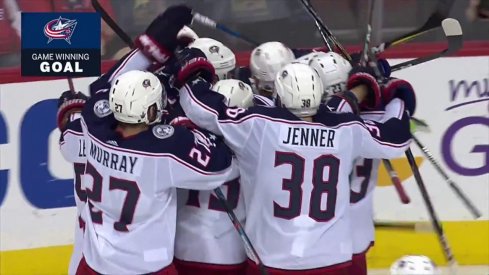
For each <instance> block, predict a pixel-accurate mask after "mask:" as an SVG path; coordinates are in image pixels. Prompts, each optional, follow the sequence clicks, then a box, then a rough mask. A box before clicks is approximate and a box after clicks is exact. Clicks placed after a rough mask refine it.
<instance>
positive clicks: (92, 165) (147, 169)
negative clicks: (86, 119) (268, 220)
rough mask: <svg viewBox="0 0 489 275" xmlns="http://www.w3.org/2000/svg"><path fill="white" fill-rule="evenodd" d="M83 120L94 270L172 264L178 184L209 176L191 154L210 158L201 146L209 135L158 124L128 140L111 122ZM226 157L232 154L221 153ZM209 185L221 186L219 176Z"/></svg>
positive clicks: (88, 240) (87, 245)
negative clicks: (98, 123) (192, 145)
mask: <svg viewBox="0 0 489 275" xmlns="http://www.w3.org/2000/svg"><path fill="white" fill-rule="evenodd" d="M83 125H84V135H85V139H86V154H87V164H86V170H85V176H84V182H83V183H84V186H85V188H86V190H87V196H88V205H87V207H86V208H85V214H86V216H87V220H88V221H87V226H86V227H87V228H86V233H85V241H84V256H85V258H86V260H87V263H88V264H89V265H90V267H92V268H93V269H95V270H97V272H101V273H111V274H114V273H119V274H122V273H127V272H128V271H131V272H136V273H148V272H153V271H157V270H160V269H162V268H163V267H165V266H168V265H170V264H171V262H172V260H173V247H174V237H175V223H176V221H175V220H176V189H175V188H174V187H193V188H198V187H199V186H196V184H197V183H198V181H196V180H195V176H194V175H195V174H196V173H197V174H199V173H200V174H201V175H202V178H205V176H206V173H207V172H206V171H204V170H201V169H199V167H197V166H195V165H192V162H191V161H190V159H192V158H197V159H200V160H201V161H202V162H205V160H207V162H209V159H210V157H209V156H208V155H206V152H205V151H206V149H207V148H205V147H206V146H207V145H202V144H205V141H204V142H203V141H202V140H204V139H205V137H206V136H205V135H204V134H202V133H200V132H198V131H197V130H195V131H197V132H198V133H194V134H192V133H190V132H189V131H188V130H187V129H184V128H183V127H172V126H169V125H163V124H157V125H154V126H151V127H150V128H149V129H148V130H146V131H144V132H141V133H139V134H137V135H135V136H131V137H129V138H123V137H122V136H121V135H120V134H119V133H118V132H117V131H115V130H112V129H113V128H112V129H111V127H108V125H106V124H100V125H96V124H94V123H92V124H91V125H90V126H89V127H88V129H87V127H86V124H83ZM202 136H203V137H202ZM178 144H180V145H181V146H177V145H178ZM188 144H195V146H194V148H189V146H188ZM202 146H204V147H202ZM190 147H191V146H190ZM187 151H190V154H189V152H187ZM192 152H193V153H192ZM223 159H228V158H227V156H225V155H224V156H223ZM227 161H229V159H228V160H227ZM224 162H226V160H224ZM207 164H208V165H209V166H215V163H211V164H209V163H207ZM211 169H212V168H211ZM207 174H213V173H212V172H211V173H207ZM214 174H219V173H214ZM224 174H225V173H223V176H224ZM226 178H227V177H222V179H220V182H222V181H223V180H225V179H226ZM212 182H214V184H213V185H212ZM209 184H211V185H210V187H207V186H206V185H205V184H202V186H201V188H203V189H211V188H213V187H215V186H216V185H217V183H216V180H214V179H210V180H209Z"/></svg>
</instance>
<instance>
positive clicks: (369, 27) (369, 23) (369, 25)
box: [360, 0, 375, 66]
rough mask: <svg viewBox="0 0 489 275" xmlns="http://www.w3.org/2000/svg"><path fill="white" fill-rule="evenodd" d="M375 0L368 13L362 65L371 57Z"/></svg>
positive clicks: (372, 0) (361, 59)
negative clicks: (370, 48)
mask: <svg viewBox="0 0 489 275" xmlns="http://www.w3.org/2000/svg"><path fill="white" fill-rule="evenodd" d="M374 6H375V0H370V8H369V10H368V15H367V32H366V33H365V41H364V42H363V49H362V53H361V55H360V65H361V66H366V65H367V60H368V57H369V47H370V36H371V35H372V20H373V12H374Z"/></svg>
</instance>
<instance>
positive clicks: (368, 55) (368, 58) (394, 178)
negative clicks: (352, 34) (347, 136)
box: [363, 0, 411, 204]
mask: <svg viewBox="0 0 489 275" xmlns="http://www.w3.org/2000/svg"><path fill="white" fill-rule="evenodd" d="M371 1H372V2H371V13H373V4H374V0H371ZM369 16H372V14H370V15H369ZM368 31H371V28H370V30H368ZM368 39H370V38H368ZM366 40H367V38H366ZM365 44H366V48H365V50H366V51H365V52H364V53H363V54H365V57H364V58H365V62H368V65H369V66H370V67H371V68H372V69H373V70H374V72H375V75H376V76H377V79H378V81H379V85H380V84H381V83H382V82H384V79H385V77H384V75H383V74H382V73H381V72H380V70H379V66H378V64H377V60H376V59H375V55H374V54H373V53H372V52H371V51H369V49H368V43H367V41H365ZM382 161H383V163H384V167H385V169H386V170H387V172H388V174H389V177H390V179H391V182H392V185H394V188H395V189H396V191H397V194H398V195H399V198H400V200H401V202H402V203H403V204H408V203H410V202H411V200H410V199H409V196H408V195H407V193H406V191H405V190H404V187H403V186H402V182H401V180H400V179H399V176H398V175H397V172H396V170H395V169H394V167H393V166H392V163H391V162H390V160H387V159H383V160H382Z"/></svg>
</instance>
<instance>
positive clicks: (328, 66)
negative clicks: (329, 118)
mask: <svg viewBox="0 0 489 275" xmlns="http://www.w3.org/2000/svg"><path fill="white" fill-rule="evenodd" d="M297 62H300V63H303V64H307V65H309V66H311V67H312V68H313V69H315V70H316V71H317V72H318V74H319V77H320V78H321V82H322V83H323V87H324V96H323V99H324V100H323V101H325V100H326V98H328V97H330V96H331V95H333V94H334V93H337V92H343V91H346V81H347V80H348V73H349V72H350V71H351V64H350V62H348V61H347V60H346V59H344V58H343V57H342V56H341V55H339V54H337V53H335V52H327V53H326V52H311V53H309V54H306V55H304V56H301V57H299V58H297Z"/></svg>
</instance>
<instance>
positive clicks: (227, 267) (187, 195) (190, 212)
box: [174, 79, 253, 275]
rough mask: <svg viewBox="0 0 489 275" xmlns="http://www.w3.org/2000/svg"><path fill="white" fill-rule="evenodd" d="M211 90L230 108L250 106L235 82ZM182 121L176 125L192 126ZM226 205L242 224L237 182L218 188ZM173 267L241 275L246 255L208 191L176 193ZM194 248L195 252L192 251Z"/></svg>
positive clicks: (189, 273)
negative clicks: (177, 201)
mask: <svg viewBox="0 0 489 275" xmlns="http://www.w3.org/2000/svg"><path fill="white" fill-rule="evenodd" d="M213 90H215V91H217V92H218V93H220V94H222V95H224V96H225V98H226V102H225V103H226V105H227V106H230V107H240V108H248V107H250V106H252V104H253V93H252V91H251V87H250V86H249V85H247V84H245V83H243V82H242V81H239V80H235V79H225V80H220V81H218V82H217V83H215V84H214V86H213ZM187 120H188V119H186V118H178V122H176V121H175V122H174V123H176V124H180V125H182V124H184V125H187V126H188V125H192V124H190V121H187ZM221 189H222V190H224V191H223V193H224V194H226V197H227V203H228V205H229V206H230V207H231V209H233V210H234V212H235V214H236V216H237V217H238V219H239V220H240V222H241V223H242V224H244V220H245V209H244V201H243V196H242V192H241V188H240V184H239V178H236V179H233V180H231V181H229V182H226V183H225V184H224V185H223V187H221ZM179 199H183V201H184V202H185V203H184V205H181V206H179V209H178V214H177V231H176V232H177V235H176V240H175V261H174V263H175V265H176V268H177V270H178V274H179V275H193V274H199V275H244V274H245V271H246V254H245V250H244V247H243V243H242V241H241V239H240V237H239V235H238V233H237V232H236V230H235V229H234V226H233V224H232V223H231V221H230V220H229V217H228V215H227V213H226V210H225V208H224V207H223V206H222V204H221V202H220V201H219V200H218V199H217V197H216V196H215V195H214V194H213V193H212V192H211V191H196V190H179ZM196 248H198V249H196Z"/></svg>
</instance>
